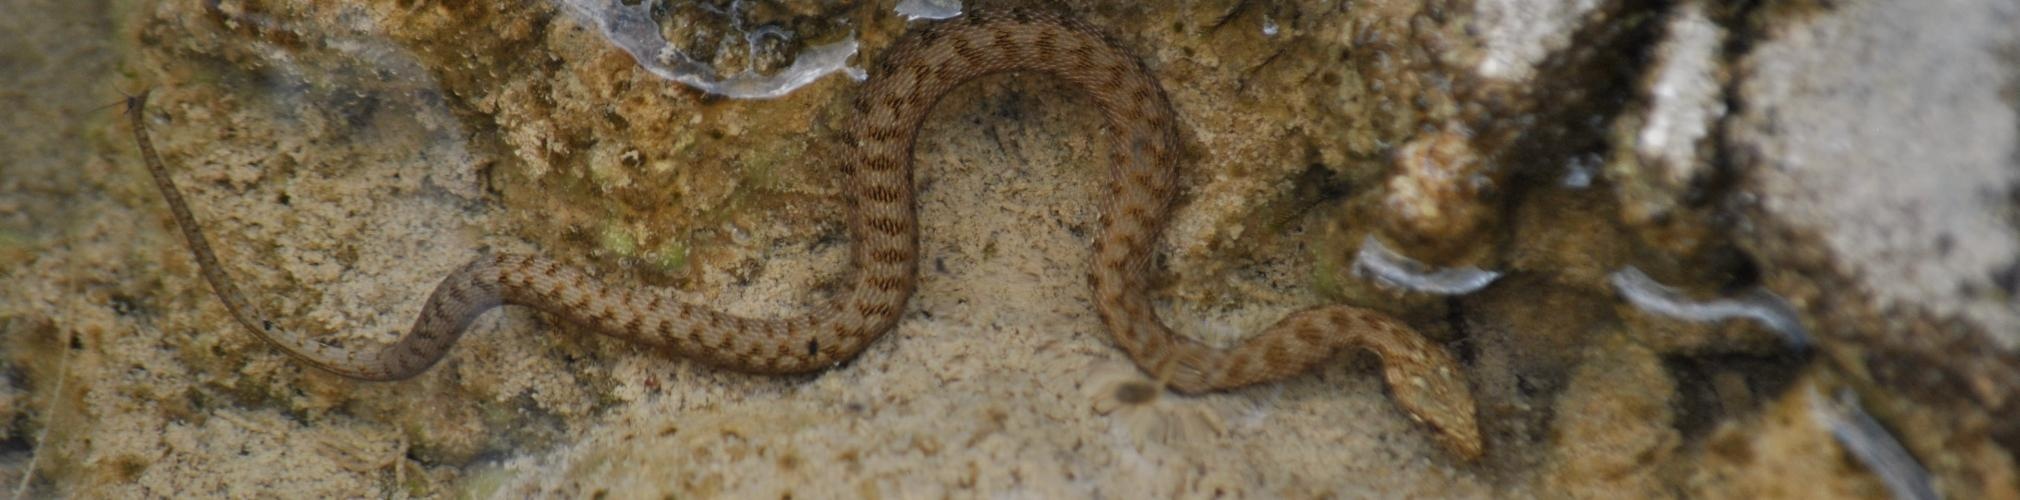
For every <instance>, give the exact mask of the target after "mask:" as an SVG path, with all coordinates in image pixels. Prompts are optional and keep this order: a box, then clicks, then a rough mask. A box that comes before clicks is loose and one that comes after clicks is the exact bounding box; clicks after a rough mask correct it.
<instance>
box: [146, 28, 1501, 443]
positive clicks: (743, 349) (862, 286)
mask: <svg viewBox="0 0 2020 500" xmlns="http://www.w3.org/2000/svg"><path fill="white" fill-rule="evenodd" d="M1009 71H1026V72H1034V73H1040V74H1046V75H1051V76H1054V77H1057V78H1060V79H1063V80H1065V81H1066V82H1068V83H1070V84H1071V86H1072V87H1074V88H1077V89H1078V90H1079V91H1080V92H1083V93H1085V94H1086V95H1088V96H1090V97H1092V98H1093V99H1094V101H1095V103H1096V104H1097V105H1098V107H1099V108H1100V110H1101V113H1102V115H1103V117H1104V118H1105V120H1106V122H1107V126H1108V131H1109V133H1110V134H1111V136H1110V139H1109V141H1110V149H1109V158H1108V160H1109V168H1108V180H1107V182H1106V196H1105V197H1104V198H1103V203H1104V206H1103V207H1102V212H1101V214H1102V215H1101V218H1100V221H1099V226H1100V232H1099V233H1098V234H1097V236H1096V238H1095V240H1094V252H1093V263H1092V270H1091V272H1090V273H1089V275H1088V281H1089V283H1090V284H1091V285H1092V286H1093V289H1094V294H1093V296H1094V305H1095V307H1096V309H1097V310H1098V311H1099V315H1100V318H1101V321H1102V322H1103V323H1104V324H1105V326H1106V327H1107V329H1108V332H1109V334H1110V336H1111V338H1112V340H1113V342H1114V344H1115V345H1116V346H1118V347H1120V348H1121V349H1122V350H1123V351H1124V352H1126V353H1127V354H1128V355H1129V357H1130V358H1131V359H1133V360H1134V361H1135V362H1136V364H1137V365H1138V366H1139V367H1141V368H1142V369H1143V370H1144V371H1145V372H1147V373H1149V374H1151V375H1152V376H1154V377H1157V378H1158V379H1159V380H1162V381H1163V382H1165V383H1166V384H1167V385H1168V386H1169V387H1171V388H1173V389H1176V390H1178V391H1180V392H1187V393H1196V392H1203V391H1211V390H1219V389H1228V388H1234V387H1241V386H1245V385H1250V384H1255V383H1259V382H1265V381H1270V380H1276V379H1281V378H1285V377H1289V376H1293V375H1296V374H1298V373H1302V372H1305V371H1308V370H1309V369H1311V368H1312V367H1314V366H1316V365H1318V364H1320V363H1322V362H1325V361H1327V360H1330V359H1333V358H1335V357H1337V356H1338V355H1339V354H1341V353H1342V352H1343V351H1346V350H1349V349H1367V350H1370V351H1373V352H1374V353H1375V354H1376V355H1378V356H1379V357H1380V358H1381V360H1382V364H1383V374H1384V377H1385V378H1386V380H1387V381H1388V383H1389V385H1390V387H1391V388H1392V393H1393V396H1394V397H1395V399H1396V401H1397V402H1398V404H1399V405H1400V406H1402V407H1403V408H1404V409H1405V410H1406V411H1407V412H1408V413H1409V414H1410V415H1411V416H1412V417H1414V418H1415V419H1416V420H1417V421H1419V422H1422V423H1424V424H1426V425H1428V426H1430V427H1431V428H1432V429H1433V431H1434V432H1433V435H1434V436H1436V437H1437V438H1438V441H1440V442H1441V443H1442V444H1444V445H1445V446H1447V447H1448V448H1450V449H1452V450H1453V451H1454V452H1455V453H1458V454H1459V455H1461V456H1463V457H1467V458H1471V457H1474V456H1477V455H1479V453H1480V452H1481V442H1480V436H1479V432H1478V430H1477V426H1476V424H1475V421H1474V419H1475V416H1474V408H1473V401H1472V398H1471V396H1470V394H1469V392H1468V391H1467V387H1466V385H1465V382H1464V380H1463V377H1462V376H1461V375H1460V374H1459V373H1458V367H1459V364H1458V363H1457V362H1456V361H1455V360H1453V359H1452V358H1451V356H1450V355H1449V354H1447V353H1446V352H1445V351H1444V350H1443V349H1441V348H1440V347H1438V346H1437V345H1435V344H1432V343H1430V342H1429V341H1427V340H1426V339H1424V338H1423V337H1422V336H1420V335H1418V334H1417V333H1416V332H1415V331H1412V330H1411V329H1410V328H1409V327H1408V326H1406V325H1404V324H1402V323H1401V322H1399V321H1397V320H1394V319H1392V318H1389V317H1387V316H1385V315H1382V314H1380V313H1377V312H1373V311H1369V310H1366V309H1360V308H1355V307H1349V306H1343V305H1333V306H1321V307H1317V308H1312V309H1307V310H1303V311H1300V312H1297V313H1294V314H1292V315H1290V316H1289V317H1286V318H1284V319H1283V320H1281V321H1279V322H1278V323H1276V324H1275V325H1273V326H1271V327H1270V328H1268V329H1267V330H1264V331H1263V332H1261V333H1259V334H1256V335H1252V336H1250V337H1249V338H1247V339H1245V340H1243V341H1242V342H1240V343H1239V344H1237V345H1234V346H1232V347H1230V348H1227V349H1216V348H1213V347H1210V346H1207V345H1205V344H1203V343H1200V342H1198V341H1196V340H1192V339H1189V338H1187V337H1183V336H1179V335H1175V334H1173V333H1172V332H1171V331H1170V330H1169V329H1168V328H1166V327H1165V325H1164V324H1163V323H1162V322H1160V321H1159V320H1158V318H1157V316H1156V313H1155V310H1154V308H1153V307H1152V305H1151V302H1150V299H1149V297H1148V295H1147V294H1146V292H1145V290H1146V288H1147V286H1148V283H1149V281H1148V278H1149V274H1150V272H1149V271H1150V269H1149V262H1150V258H1151V255H1152V252H1153V245H1155V243H1156V240H1157V237H1158V235H1159V233H1160V232H1161V231H1162V229H1163V228H1164V225H1165V221H1166V218H1167V216H1168V212H1169V210H1170V205H1171V200H1172V197H1173V194H1174V193H1175V190H1176V185H1177V174H1178V170H1177V164H1178V159H1179V153H1180V151H1179V148H1180V143H1179V138H1178V132H1177V119H1176V116H1175V114H1174V112H1173V111H1172V107H1171V104H1170V102H1169V101H1168V100H1167V98H1166V97H1165V94H1164V90H1163V89H1162V88H1161V87H1160V86H1159V85H1158V83H1157V81H1156V80H1155V79H1154V78H1153V77H1152V76H1151V73H1150V71H1149V70H1148V69H1146V68H1145V67H1144V66H1143V65H1142V63H1141V62H1139V61H1138V60H1137V59H1136V58H1134V57H1131V56H1130V55H1129V53H1128V52H1126V51H1124V50H1123V49H1122V48H1120V47H1119V45H1118V44H1116V43H1115V42H1113V41H1111V40H1110V39H1108V38H1107V37H1106V36H1104V35H1103V34H1102V33H1101V32H1100V31H1098V30H1097V29H1095V28H1094V27H1092V26H1089V25H1087V24H1086V23H1084V22H1082V21H1079V20H1077V19H1073V18H1070V17H1064V16H1061V15H1059V14H1057V13H1053V12H1049V11H1044V10H1030V9H1002V10H977V11H974V12H971V13H969V14H967V15H965V16H963V17H959V18H956V19H952V20H947V21H942V22H937V23H932V24H928V25H925V26H923V27H920V28H916V29H914V30H912V31H911V32H910V33H908V34H907V35H906V36H905V37H903V38H902V39H900V40H899V41H898V42H896V43H895V44H894V45H893V46H892V47H891V48H890V49H888V51H887V52H886V55H885V56H884V58H883V60H882V62H881V63H879V64H878V65H877V66H876V67H875V68H874V70H873V71H872V78H870V79H869V81H868V82H866V83H865V84H864V87H863V88H862V90H861V92H860V94H858V96H857V97H856V98H855V102H854V104H855V106H854V108H855V109H854V111H855V117H854V124H853V127H852V131H853V133H854V142H855V144H853V146H854V147H853V148H852V152H851V153H850V154H849V155H848V156H845V157H843V158H841V159H840V161H839V162H838V163H837V167H838V168H840V169H841V171H842V173H843V174H844V175H843V178H844V181H843V182H844V186H843V191H844V192H845V193H846V194H847V195H848V196H846V198H847V199H848V203H847V217H848V227H849V228H850V232H851V234H852V235H853V238H852V239H851V251H850V255H851V257H850V260H849V262H850V265H849V269H848V272H849V273H850V274H851V275H852V276H851V277H850V278H849V283H851V285H850V286H849V287H848V289H847V290H846V291H844V292H841V293H837V294H835V295H834V297H833V298H832V299H831V300H829V301H827V302H826V303H825V304H821V305H819V306H817V307H816V308H815V309H814V310H813V311H811V312H809V313H807V314H804V315H801V316H797V317H790V318H779V319H761V318H748V317H742V316H737V315H732V314H728V313H724V312H720V311H716V310H714V309H710V308H708V307H704V306H700V305H695V304H689V303H684V302H681V301H679V300H676V299H674V298H672V297H670V296H669V295H668V294H667V293H664V291H663V290H656V289H641V288H636V287H626V286H611V285H608V284H605V283H602V282H600V281H599V280H597V279H595V278H593V277H591V276H590V275H589V274H587V273H585V272H583V271H580V270H577V269H574V268H571V267H568V266H565V265H562V264H560V263H558V262H556V261H554V260H551V259H547V258H543V257H540V256H535V255H519V254H487V255H482V256H479V257H477V258H476V259H474V260H473V261H471V262H469V263H468V264H465V265H463V266H462V267H461V268H459V269H457V270H456V271H454V272H452V273H450V274H449V275H448V276H447V277H446V278H444V279H443V280H442V281H441V283H440V284H439V285H437V286H436V287H435V290H434V292H433V293H432V294H430V295H429V297H428V301H427V303H426V305H425V306H424V307H423V308H422V310H421V313H420V317H419V318H417V319H416V320H415V321H414V324H413V327H412V328H411V329H410V330H409V332H408V333H407V334H406V335H404V336H402V337H400V338H399V340H398V341H396V342H394V343H391V344H388V345H381V346H371V347H362V348H347V347H339V346H333V345H330V344H325V343H322V342H318V341H314V340H311V339H307V338H304V337H302V336H299V335H294V334H289V333H287V332H284V331H282V330H280V329H279V328H278V327H277V326H276V325H275V324H273V323H272V322H270V321H266V320H263V319H260V316H259V315H257V314H256V313H257V310H256V309H255V308H253V307H252V306H251V305H250V304H249V302H248V301H247V300H246V299H245V297H244V295H243V294H242V293H241V292H240V291H239V289H238V287H237V286H236V285H234V284H233V281H232V280H231V279H230V277H229V276H228V275H227V274H226V273H225V272H224V268H223V266H221V265H219V263H218V259H217V257H216V256H215V255H214V254H213V252H212V251H211V248H210V244H209V242H208V240H206V238H205V237H204V235H203V232H202V231H201V230H200V229H199V227H198V225H197V224H196V220H195V218H194V217H193V216H192V215H191V214H190V210H189V208H188V207H187V204H186V203H185V202H184V201H183V200H182V196H181V195H180V194H179V193H178V191H177V189H176V187H175V184H174V181H173V180H172V179H171V178H170V177H169V175H168V173H167V169H166V168H165V167H164V166H162V164H161V161H160V159H159V156H158V154H157V153H156V152H155V149H154V146H153V144H152V142H151V141H150V140H149V138H148V135H147V133H146V129H145V126H146V122H145V120H143V119H142V116H141V115H142V111H144V109H142V108H144V106H145V102H146V93H142V94H141V95H139V96H136V97H135V98H133V99H132V100H131V101H130V102H129V107H130V108H132V109H130V110H129V111H131V113H130V114H131V116H132V126H133V128H134V130H135V136H136V140H137V142H138V143H139V147H140V150H141V152H142V155H143V157H144V158H145V159H146V160H147V164H148V168H149V170H150V171H151V172H152V174H153V178H154V181H155V182H156V184H157V185H158V186H159V187H160V188H161V191H162V194H163V196H164V197H165V198H166V199H167V201H168V204H169V207H170V208H171V210H172V212H173V214H174V218H175V221H176V223H177V225H178V226H179V227H180V229H181V231H182V234H183V236H184V239H185V240H186V242H187V243H188V245H189V247H190V249H191V251H192V253H194V254H195V256H196V259H197V263H198V267H199V268H201V270H202V273H203V275H204V277H205V279H206V280H208V281H209V282H210V284H211V286H212V288H213V289H214V290H215V291H216V292H217V294H218V296H219V297H220V299H221V300H223V302H224V303H225V305H226V308H227V309H229V310H230V311H231V313H232V315H233V317H234V318H235V319H236V320H237V321H238V322H239V323H240V324H242V325H244V326H245V328H247V329H248V330H251V331H252V332H253V333H254V334H256V335H258V336H259V337H260V338H262V339H264V340H265V341H267V342H270V343H272V344H273V345H275V346H277V347H279V348H280V349H281V350H282V351H284V352H286V353H287V354H289V355H290V356H293V357H294V358H296V359H299V360H301V361H302V362H304V363H307V364H309V365H312V366H315V367H317V368H320V369H323V370H326V371H329V372H331V373H335V374H337V375H341V376H345V377H352V378H358V379H368V380H397V379H404V378H407V377H412V376H414V375H416V374H419V373H421V372H423V371H425V370H427V369H428V368H429V367H430V366H433V365H434V364H435V363H436V362H437V361H439V360H441V359H442V357H443V356H444V355H446V354H447V352H448V351H449V349H450V347H451V346H452V345H453V344H454V343H455V342H456V339H457V338H458V337H459V336H461V335H462V333H463V331H464V329H465V328H466V327H468V326H469V324H470V323H471V322H472V321H474V320H475V319H476V318H477V317H478V316H479V315H481V314H483V313H484V312H485V311H488V310H490V309H492V308H495V307H498V306H500V305H504V304H512V305H520V306H525V307H531V308H534V309H538V310H541V311H544V312H546V313H548V314H552V315H555V316H558V317H560V318H562V319H566V320H568V321H571V322H574V323H577V324H581V325H584V326H587V327H589V328H591V329H593V330H595V331H597V332H600V333H603V334H607V335H611V336H615V337H619V338H623V339H626V340H629V341H633V342H638V343H641V344H648V345H653V346H663V347H666V348H669V349H670V350H672V351H673V352H675V353H677V354H679V355H681V356H685V357H688V358H691V359H694V360H698V361H702V362H705V363H708V364H712V365H716V366H720V367H722V368H725V369H730V370H735V371H742V372H752V373H800V372H809V371H815V370H820V369H823V368H827V367H830V366H833V365H835V364H837V363H839V362H841V361H844V360H847V359H849V358H851V357H853V356H855V355H856V354H857V353H859V352H861V351H862V350H863V349H864V347H865V346H867V345H868V344H869V343H870V342H871V341H873V340H875V339H876V338H878V337H879V336H881V335H882V334H883V333H884V332H886V331H889V330H891V329H892V328H893V327H894V326H895V325H896V323H897V321H898V319H899V317H900V315H901V314H902V313H903V311H904V309H905V305H906V302H907V301H908V300H909V299H910V298H911V296H912V293H913V291H914V289H915V288H916V285H917V274H918V273H917V270H918V265H919V231H918V221H917V217H916V214H915V210H914V208H913V198H914V192H913V185H912V157H911V153H912V147H913V143H914V141H915V140H916V137H917V135H918V134H917V133H918V130H919V128H920V126H921V124H922V123H923V122H924V120H925V117H926V115H927V112H928V111H930V110H931V109H932V108H933V106H934V104H935V103H937V102H938V101H939V99H940V98H941V96H943V95H945V94H946V93H947V92H948V91H950V90H951V89H953V88H955V87H957V86H959V85H961V84H962V83H964V82H967V81H969V80H972V79H974V78H976V77H978V76H982V75H987V74H992V73H1002V72H1009Z"/></svg>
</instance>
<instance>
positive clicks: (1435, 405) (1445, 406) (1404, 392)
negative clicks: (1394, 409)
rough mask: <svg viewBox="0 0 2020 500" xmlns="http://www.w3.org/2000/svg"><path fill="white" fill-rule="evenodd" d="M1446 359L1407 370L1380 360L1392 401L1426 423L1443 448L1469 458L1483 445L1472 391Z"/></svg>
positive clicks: (1439, 353) (1483, 447) (1478, 452)
mask: <svg viewBox="0 0 2020 500" xmlns="http://www.w3.org/2000/svg"><path fill="white" fill-rule="evenodd" d="M1432 352H1433V353H1435V354H1431V355H1434V356H1444V352H1443V351H1432ZM1447 357H1449V356H1447ZM1446 361H1447V362H1446V363H1433V364H1431V365H1429V366H1432V367H1433V368H1430V369H1426V370H1409V369H1402V368H1400V367H1399V366H1398V365H1399V364H1398V363H1394V362H1389V361H1388V360H1384V367H1383V374H1384V378H1387V379H1388V381H1389V390H1390V392H1392V393H1393V396H1394V398H1395V400H1396V405H1397V406H1401V407H1402V408H1403V411H1405V412H1407V413H1409V415H1410V419H1411V420H1415V421H1417V423H1419V424H1423V425H1424V426H1425V427H1429V428H1430V429H1431V435H1432V436H1433V437H1434V439H1435V440H1436V441H1438V444H1439V445H1442V446H1444V447H1445V449H1448V450H1451V451H1452V453H1453V454H1456V455H1458V456H1459V458H1462V459H1465V460H1467V461H1473V460H1476V459H1478V458H1480V454H1481V453H1482V452H1483V451H1484V450H1485V448H1486V446H1485V445H1484V444H1483V443H1482V441H1481V438H1480V423H1479V419H1478V417H1477V416H1476V412H1475V409H1474V407H1473V395H1472V392H1471V391H1470V390H1469V389H1468V388H1467V386H1466V379H1465V377H1461V376H1460V374H1459V373H1458V371H1457V370H1454V369H1452V368H1451V367H1455V366H1459V365H1458V364H1456V363H1452V362H1451V360H1449V359H1447V360H1446ZM1419 366H1422V365H1419Z"/></svg>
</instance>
